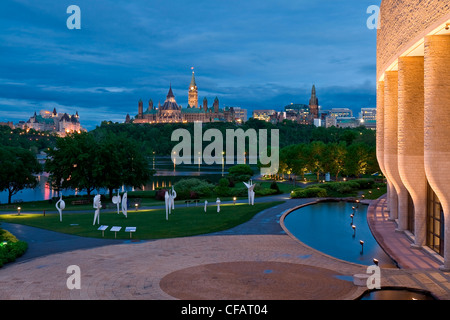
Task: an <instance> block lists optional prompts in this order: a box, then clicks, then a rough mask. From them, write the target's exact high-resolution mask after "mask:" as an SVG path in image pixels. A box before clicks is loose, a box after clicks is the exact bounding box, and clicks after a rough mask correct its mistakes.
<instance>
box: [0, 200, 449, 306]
mask: <svg viewBox="0 0 450 320" xmlns="http://www.w3.org/2000/svg"><path fill="white" fill-rule="evenodd" d="M311 200H312V199H295V200H294V199H291V200H287V201H286V202H285V203H283V204H280V205H278V206H276V207H274V208H271V209H267V210H264V211H262V212H260V213H259V214H257V215H256V216H255V217H254V218H253V219H252V220H250V221H249V222H247V223H245V224H242V225H241V226H237V227H235V228H233V229H230V230H226V231H222V232H217V233H214V234H209V235H204V236H194V237H186V238H174V239H162V240H153V241H139V242H131V241H128V242H125V241H121V242H119V241H117V242H116V241H111V240H105V239H96V240H95V239H84V238H79V237H66V236H64V235H59V234H52V233H46V232H44V231H42V230H32V232H31V233H30V229H27V230H25V234H26V236H27V237H31V238H33V237H35V239H36V240H35V242H34V244H35V246H34V245H33V244H32V246H30V248H31V249H32V250H30V252H29V253H27V254H28V257H27V256H26V255H27V254H26V255H25V256H24V258H23V259H22V260H20V261H18V262H16V263H12V264H8V265H6V266H5V267H3V268H1V269H0V299H4V300H6V299H105V300H111V299H112V300H116V299H117V300H118V299H157V300H172V299H217V300H221V299H229V300H237V299H274V300H277V299H297V300H309V299H312V300H319V299H320V300H324V299H333V300H334V299H344V300H346V299H347V300H350V299H355V298H357V297H359V296H360V295H361V294H362V293H363V292H364V290H365V288H364V287H357V286H355V285H353V282H352V276H353V275H354V274H357V273H365V272H366V267H365V266H361V265H357V264H353V263H348V262H345V261H341V260H338V259H335V258H332V257H329V256H327V255H324V254H321V253H320V252H317V251H316V250H314V249H311V248H310V247H308V246H305V245H303V244H302V243H300V242H299V241H298V240H297V239H294V238H292V237H291V236H290V235H289V234H287V233H285V230H284V229H283V228H282V227H281V226H280V218H282V216H283V214H284V213H286V211H287V210H289V209H290V208H292V207H296V206H298V205H301V204H304V203H306V202H307V201H311ZM257 201H262V200H257ZM383 205H384V202H383V199H382V198H381V199H379V200H378V201H374V202H373V204H372V205H371V206H370V210H371V212H373V213H374V216H373V219H372V221H371V223H372V228H373V230H374V233H376V236H377V237H378V238H381V241H380V242H381V243H382V244H383V242H384V243H385V244H389V245H391V248H393V251H392V252H391V254H393V255H394V256H395V257H394V259H396V261H397V262H399V265H401V266H402V267H403V269H394V268H382V272H381V276H382V283H381V285H382V286H396V287H409V288H417V289H422V290H428V291H431V292H432V293H433V294H434V295H435V296H437V297H439V298H440V299H448V300H450V274H447V273H443V272H441V271H439V270H438V269H437V268H435V266H436V265H434V264H430V265H426V268H422V267H421V265H420V264H417V265H415V266H414V267H412V266H411V264H405V263H404V262H403V257H408V259H409V261H416V262H417V261H418V259H419V260H423V258H424V257H423V256H421V255H417V254H419V253H420V254H422V252H421V251H420V250H412V252H408V251H404V249H405V248H406V247H407V246H400V244H401V243H403V244H405V243H406V242H405V241H404V238H405V235H404V234H403V233H397V232H393V231H392V228H393V227H394V226H393V224H392V222H391V221H388V220H386V219H385V218H386V216H385V215H384V211H383V209H382V208H383ZM2 227H3V225H2ZM7 228H8V229H12V228H19V229H20V227H16V226H12V225H8V226H6V227H5V229H7ZM19 229H15V230H16V231H19ZM41 232H43V233H41ZM13 233H14V231H13ZM44 233H46V234H44ZM388 236H389V237H391V236H392V238H389V239H388ZM19 238H20V236H19ZM396 239H398V242H397V243H398V244H399V245H397V244H396V245H393V244H394V243H395V241H396ZM94 240H95V241H94ZM38 241H40V242H39V243H38ZM91 241H92V242H91ZM111 243H112V244H113V245H110V244H111ZM43 245H44V247H48V250H47V251H46V252H44V251H45V250H44V251H37V247H39V246H40V247H43ZM77 246H79V247H77ZM50 248H51V249H50ZM54 248H59V249H58V250H56V249H54ZM65 250H67V251H65ZM399 252H400V253H399ZM402 252H403V253H402ZM414 254H415V255H414ZM70 265H78V266H79V267H80V270H81V289H79V290H77V289H74V290H69V289H68V288H67V286H66V281H67V278H68V277H69V275H68V274H67V273H66V271H67V267H68V266H70ZM194 284H195V290H194V289H193V287H192V286H193V285H194Z"/></svg>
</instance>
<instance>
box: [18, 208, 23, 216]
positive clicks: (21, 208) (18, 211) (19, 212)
mask: <svg viewBox="0 0 450 320" xmlns="http://www.w3.org/2000/svg"><path fill="white" fill-rule="evenodd" d="M21 209H22V208H21V207H17V215H19V216H20V210H21Z"/></svg>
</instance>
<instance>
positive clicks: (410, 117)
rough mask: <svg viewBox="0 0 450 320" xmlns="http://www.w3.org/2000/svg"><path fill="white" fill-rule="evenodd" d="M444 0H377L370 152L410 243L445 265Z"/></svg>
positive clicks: (449, 64)
mask: <svg viewBox="0 0 450 320" xmlns="http://www.w3.org/2000/svg"><path fill="white" fill-rule="evenodd" d="M449 29H450V4H449V2H448V1H442V0H408V1H406V0H401V1H399V0H383V1H382V3H381V7H380V25H379V29H378V31H377V114H376V117H377V120H376V123H377V158H378V162H379V164H380V167H381V170H382V172H383V173H384V175H385V176H386V179H387V181H388V194H387V199H388V210H389V216H390V219H392V220H395V221H396V223H397V228H398V229H397V231H398V232H405V233H407V234H409V235H411V239H412V241H413V243H412V246H413V247H415V248H419V249H420V248H424V247H428V248H431V249H432V250H433V251H435V253H436V254H438V255H439V256H440V257H441V259H442V261H443V265H442V267H441V269H442V270H444V271H449V270H450V220H449V219H450V113H449V112H448V111H446V110H447V109H448V108H449V107H450V30H449Z"/></svg>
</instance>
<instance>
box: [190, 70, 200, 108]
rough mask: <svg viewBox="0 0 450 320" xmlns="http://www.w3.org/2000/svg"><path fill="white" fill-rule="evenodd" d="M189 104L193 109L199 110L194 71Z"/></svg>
mask: <svg viewBox="0 0 450 320" xmlns="http://www.w3.org/2000/svg"><path fill="white" fill-rule="evenodd" d="M188 103H189V105H190V106H191V108H198V89H197V85H196V84H195V76H194V71H192V79H191V83H190V85H189V94H188Z"/></svg>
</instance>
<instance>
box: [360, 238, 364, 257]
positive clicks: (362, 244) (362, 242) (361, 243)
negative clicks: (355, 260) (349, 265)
mask: <svg viewBox="0 0 450 320" xmlns="http://www.w3.org/2000/svg"><path fill="white" fill-rule="evenodd" d="M359 244H360V245H361V254H362V253H363V252H364V241H362V240H359Z"/></svg>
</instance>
